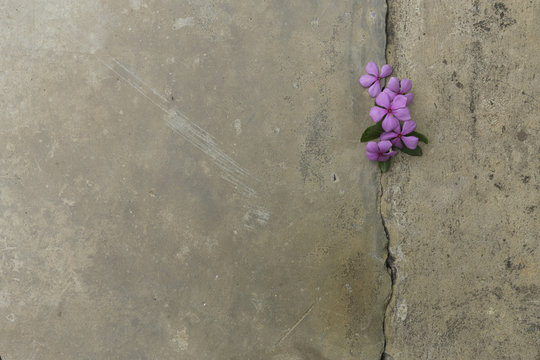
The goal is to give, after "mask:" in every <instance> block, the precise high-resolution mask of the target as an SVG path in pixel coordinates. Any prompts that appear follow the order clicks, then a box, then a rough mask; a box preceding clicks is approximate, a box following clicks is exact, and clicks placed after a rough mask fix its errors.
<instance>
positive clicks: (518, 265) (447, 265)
mask: <svg viewBox="0 0 540 360" xmlns="http://www.w3.org/2000/svg"><path fill="white" fill-rule="evenodd" d="M539 18H540V3H539V2H538V1H519V0H514V1H510V0H501V1H486V0H475V1H464V0H460V1H452V2H450V1H420V0H404V1H390V2H389V18H388V24H389V34H388V36H389V37H388V41H389V44H388V49H387V57H388V61H389V62H390V63H391V64H393V65H395V68H396V70H397V73H398V74H400V75H402V76H403V77H408V78H409V79H411V80H412V82H413V90H414V92H415V99H414V105H413V106H412V108H411V112H412V114H413V118H415V119H416V120H417V121H418V130H419V131H422V132H424V133H425V134H426V135H428V137H429V139H430V140H431V143H430V144H429V145H427V146H425V147H424V150H425V156H423V157H422V158H412V159H411V158H406V157H405V156H401V157H400V158H399V160H397V161H396V162H394V165H393V168H392V170H391V172H390V173H389V174H388V175H384V176H383V184H382V186H383V199H382V212H383V214H384V220H385V224H386V227H387V228H388V231H389V236H390V252H391V254H392V255H393V256H394V257H395V262H394V267H395V268H396V270H397V278H396V284H395V286H394V296H393V299H392V302H391V304H390V307H389V311H388V317H387V321H386V329H387V335H388V344H387V352H388V353H389V354H390V355H391V356H392V358H393V359H396V360H406V359H415V360H416V359H441V360H442V359H444V360H448V359H498V360H499V359H512V360H518V359H523V360H534V359H540V342H539V339H540V319H539V317H538V316H539V314H540V304H539V300H540V288H539V286H540V273H539V271H538V264H539V260H540V253H539V250H538V245H539V242H538V240H539V237H538V235H539V233H540V225H539V224H540V222H539V216H538V211H539V208H538V207H539V205H540V196H539V194H540V192H539V180H540V173H539V171H540V161H539V156H538V154H539V150H540V149H539V146H540V142H539V141H538V136H539V129H540V123H539V107H540V97H539V96H538V94H539V93H540V76H538V74H539V72H540V62H539V56H540V42H539V38H538V34H539V33H540V25H539V22H538V19H539Z"/></svg>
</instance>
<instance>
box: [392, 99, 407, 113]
mask: <svg viewBox="0 0 540 360" xmlns="http://www.w3.org/2000/svg"><path fill="white" fill-rule="evenodd" d="M405 106H407V98H406V97H405V96H403V95H396V97H395V98H394V100H392V110H395V109H399V108H404V107H405Z"/></svg>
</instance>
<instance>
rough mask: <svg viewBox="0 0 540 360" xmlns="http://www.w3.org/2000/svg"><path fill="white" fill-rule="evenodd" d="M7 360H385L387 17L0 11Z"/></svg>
mask: <svg viewBox="0 0 540 360" xmlns="http://www.w3.org/2000/svg"><path fill="white" fill-rule="evenodd" d="M0 10H1V11H0V14H1V15H0V16H1V17H2V19H3V21H2V22H1V23H2V25H1V27H2V33H3V34H5V36H2V38H1V40H0V41H1V45H2V49H3V50H2V55H1V56H0V66H1V67H2V69H4V71H5V72H4V76H3V77H1V78H0V82H1V84H2V86H1V91H2V94H1V96H0V99H1V100H0V102H1V103H2V110H3V111H2V115H1V116H2V129H1V131H0V144H2V145H1V146H2V149H3V150H2V151H0V169H1V174H0V182H1V185H0V206H1V211H2V217H1V218H0V229H1V230H0V256H1V257H2V261H1V262H0V268H1V271H2V277H1V278H0V356H1V357H2V359H4V360H11V359H34V358H35V359H44V360H47V359H55V360H56V359H64V358H66V359H108V358H110V359H173V358H182V359H197V360H201V359H203V360H204V359H297V358H298V359H358V358H361V359H378V358H380V353H381V351H382V348H383V343H384V337H383V332H382V325H383V316H384V305H385V300H386V298H387V297H388V295H389V292H390V279H389V276H388V274H387V272H386V268H385V265H384V260H385V250H384V246H385V241H386V238H385V235H384V231H383V228H382V225H381V222H380V217H379V216H378V214H377V209H376V201H377V199H376V196H377V188H378V179H379V175H378V173H377V170H376V169H375V168H374V167H373V166H372V164H368V163H367V161H365V158H364V155H363V150H362V147H361V145H360V143H359V141H358V139H359V136H360V132H361V131H362V129H363V127H364V126H365V124H366V122H369V119H368V118H367V117H366V109H367V108H368V107H369V104H370V102H369V101H368V98H367V97H366V96H365V93H364V92H361V91H360V88H359V86H358V83H357V79H358V77H359V76H360V74H361V73H362V72H363V66H364V64H365V63H366V62H367V61H369V60H377V61H382V59H383V57H384V44H385V37H384V17H385V4H384V2H383V1H366V2H362V3H360V2H358V1H352V0H351V1H342V2H322V3H320V4H317V3H315V2H301V3H299V2H289V1H273V2H261V1H229V2H226V1H211V0H198V1H172V0H170V1H160V2H154V1H146V0H144V1H142V0H126V1H112V0H111V1H101V2H79V3H76V2H65V1H60V0H51V1H47V2H31V1H7V2H4V3H3V4H1V5H0Z"/></svg>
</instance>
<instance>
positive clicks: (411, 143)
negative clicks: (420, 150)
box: [401, 121, 418, 150]
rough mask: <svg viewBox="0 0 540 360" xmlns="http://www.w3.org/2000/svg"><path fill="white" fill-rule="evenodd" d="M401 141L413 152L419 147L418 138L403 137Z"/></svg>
mask: <svg viewBox="0 0 540 360" xmlns="http://www.w3.org/2000/svg"><path fill="white" fill-rule="evenodd" d="M409 122H410V121H409ZM401 139H402V140H403V143H404V144H405V146H406V147H408V148H409V149H411V150H413V149H416V146H417V145H418V138H417V137H416V136H403V137H402V138H401Z"/></svg>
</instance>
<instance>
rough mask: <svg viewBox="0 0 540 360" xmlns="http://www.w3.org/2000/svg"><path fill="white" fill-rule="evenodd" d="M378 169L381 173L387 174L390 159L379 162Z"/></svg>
mask: <svg viewBox="0 0 540 360" xmlns="http://www.w3.org/2000/svg"><path fill="white" fill-rule="evenodd" d="M379 169H381V172H382V173H385V172H387V171H388V169H390V159H388V160H386V161H381V162H379Z"/></svg>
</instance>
